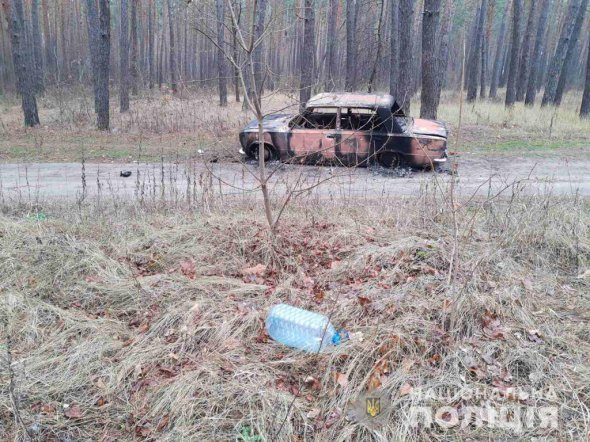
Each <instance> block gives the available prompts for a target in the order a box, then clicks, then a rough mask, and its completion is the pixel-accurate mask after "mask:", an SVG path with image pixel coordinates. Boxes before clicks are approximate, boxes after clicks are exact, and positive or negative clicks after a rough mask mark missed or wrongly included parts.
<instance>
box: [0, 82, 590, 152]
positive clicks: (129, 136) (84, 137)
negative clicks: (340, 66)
mask: <svg viewBox="0 0 590 442" xmlns="http://www.w3.org/2000/svg"><path fill="white" fill-rule="evenodd" d="M88 92H89V91H87V90H84V89H79V90H67V91H64V90H57V91H53V92H52V93H51V94H47V95H45V96H44V97H42V98H40V100H39V107H40V118H41V121H42V126H41V127H39V128H36V129H24V128H23V127H22V113H21V110H20V105H19V103H18V101H17V100H15V99H5V100H4V102H2V103H0V108H1V109H2V117H0V135H1V136H0V159H2V160H27V161H79V160H80V159H81V158H82V157H85V158H86V159H89V160H92V161H119V162H120V161H131V160H136V159H137V158H139V157H140V158H143V159H147V160H159V159H160V157H161V156H162V155H163V156H165V157H166V158H168V159H172V158H173V157H175V156H182V157H190V156H194V155H195V154H196V152H197V151H198V150H203V151H207V152H211V153H213V154H214V155H217V156H218V157H221V158H225V159H229V160H231V159H235V158H236V152H237V150H238V148H239V146H238V140H237V133H238V131H239V130H240V129H241V128H242V127H243V126H244V125H245V124H246V122H248V121H249V120H251V119H252V118H253V116H252V115H251V113H250V112H244V111H242V106H241V103H235V102H233V101H232V102H230V105H229V107H227V108H225V109H223V108H220V107H219V106H218V105H217V97H216V95H215V93H214V92H207V91H203V90H202V89H199V90H192V89H188V88H187V89H185V90H183V91H182V94H181V95H180V96H176V97H175V96H172V95H171V94H170V93H169V92H168V91H166V90H163V91H154V92H146V93H145V94H144V95H141V96H139V97H137V98H135V99H134V100H133V102H132V106H131V111H130V112H128V113H127V114H124V115H123V114H120V113H119V112H118V111H117V109H118V108H117V103H116V96H115V95H114V96H113V103H112V106H111V109H112V113H111V127H112V131H111V132H110V133H106V134H105V133H101V132H98V131H96V130H94V115H93V110H92V103H93V102H92V99H91V96H90V95H89V93H88ZM578 95H579V93H578V92H577V91H571V92H570V93H569V94H568V95H567V96H566V98H565V99H564V103H563V105H562V106H561V107H560V108H559V109H558V110H554V109H553V108H546V109H541V108H540V107H539V106H536V107H534V108H531V109H529V108H525V107H524V106H523V105H522V104H517V106H516V107H515V108H514V110H513V111H506V110H505V109H504V105H503V104H502V103H501V102H490V101H483V102H477V103H475V104H474V105H469V104H466V105H465V108H464V116H463V122H464V123H463V130H462V142H461V145H460V146H459V147H458V148H457V150H460V151H471V152H473V151H475V152H481V153H483V152H485V153H489V152H497V151H500V152H512V151H518V152H523V151H531V150H533V151H536V152H539V151H541V152H546V151H553V150H560V149H570V150H571V149H578V150H579V149H583V148H584V149H585V148H588V147H589V146H588V141H587V136H586V134H587V133H588V132H589V131H590V122H588V121H581V120H580V119H579V118H578V115H577V112H578V106H579V101H580V98H579V96H578ZM419 106H420V104H419V102H418V97H417V98H416V101H415V102H414V103H413V110H414V114H417V111H418V109H419ZM265 109H266V110H267V111H268V112H269V113H272V112H284V111H286V110H287V111H288V112H294V111H295V110H296V100H295V99H294V97H292V96H290V95H286V94H282V93H276V94H270V95H269V96H268V97H267V98H266V99H265ZM458 112H459V106H458V97H457V94H455V93H450V92H448V93H445V94H444V96H443V99H442V104H441V108H440V112H439V118H440V119H442V120H444V121H446V122H447V123H448V124H449V126H450V127H451V130H452V131H453V132H454V133H456V129H457V127H456V125H457V122H458Z"/></svg>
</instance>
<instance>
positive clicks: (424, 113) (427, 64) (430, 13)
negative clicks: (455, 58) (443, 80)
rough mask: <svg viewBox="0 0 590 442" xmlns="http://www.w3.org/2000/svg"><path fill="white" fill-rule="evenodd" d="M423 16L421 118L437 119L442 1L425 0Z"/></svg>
mask: <svg viewBox="0 0 590 442" xmlns="http://www.w3.org/2000/svg"><path fill="white" fill-rule="evenodd" d="M423 16H424V18H423V20H422V90H421V94H420V101H421V106H420V118H430V119H436V111H437V108H436V104H437V100H436V89H437V88H436V83H437V76H438V74H439V72H438V69H437V67H438V62H437V57H436V55H437V54H436V34H437V29H438V20H439V16H440V0H425V2H424V15H423Z"/></svg>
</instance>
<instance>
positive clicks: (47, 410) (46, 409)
mask: <svg viewBox="0 0 590 442" xmlns="http://www.w3.org/2000/svg"><path fill="white" fill-rule="evenodd" d="M41 413H43V414H49V415H51V414H53V413H55V407H54V406H53V405H51V404H44V405H41Z"/></svg>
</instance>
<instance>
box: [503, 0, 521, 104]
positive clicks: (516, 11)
mask: <svg viewBox="0 0 590 442" xmlns="http://www.w3.org/2000/svg"><path fill="white" fill-rule="evenodd" d="M521 15H522V0H514V7H513V9H512V43H511V49H510V67H509V72H508V85H507V89H506V101H505V106H506V107H512V106H514V103H515V101H516V82H517V79H518V56H519V52H520V45H519V43H520V19H521Z"/></svg>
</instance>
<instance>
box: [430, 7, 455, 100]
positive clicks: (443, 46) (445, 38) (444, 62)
mask: <svg viewBox="0 0 590 442" xmlns="http://www.w3.org/2000/svg"><path fill="white" fill-rule="evenodd" d="M454 11H455V5H454V1H453V0H447V1H446V5H445V12H444V16H443V20H442V23H441V26H440V48H439V57H438V67H437V72H438V73H437V80H436V96H435V99H436V109H438V105H439V103H440V96H441V93H442V89H443V86H444V85H445V81H446V78H447V67H448V64H449V45H450V40H451V27H452V25H453V15H454Z"/></svg>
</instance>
